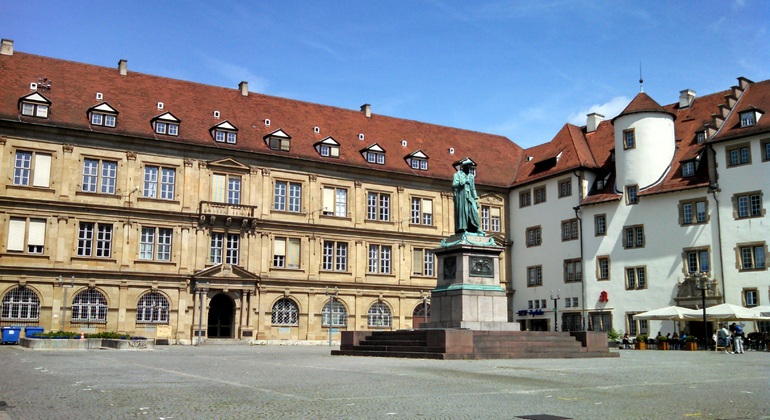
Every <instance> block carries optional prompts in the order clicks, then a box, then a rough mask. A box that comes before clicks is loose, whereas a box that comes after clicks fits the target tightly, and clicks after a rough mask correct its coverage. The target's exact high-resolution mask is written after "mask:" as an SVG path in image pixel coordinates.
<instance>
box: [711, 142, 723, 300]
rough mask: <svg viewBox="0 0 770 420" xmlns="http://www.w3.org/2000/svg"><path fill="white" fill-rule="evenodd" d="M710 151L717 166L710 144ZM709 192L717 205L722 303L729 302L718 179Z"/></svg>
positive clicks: (714, 152)
mask: <svg viewBox="0 0 770 420" xmlns="http://www.w3.org/2000/svg"><path fill="white" fill-rule="evenodd" d="M709 149H711V153H712V156H714V163H715V166H716V154H717V152H716V150H714V145H713V144H710V145H709ZM714 174H716V168H714ZM708 191H710V192H711V196H712V197H714V201H715V202H716V203H717V206H716V207H717V249H718V250H719V277H720V283H721V285H722V303H725V302H727V296H726V292H727V289H725V260H724V254H723V253H722V222H721V219H720V217H719V199H718V198H717V192H718V191H719V184H718V183H717V182H716V179H714V182H713V183H711V182H710V183H709V186H708ZM707 193H708V192H707Z"/></svg>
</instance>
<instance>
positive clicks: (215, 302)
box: [208, 293, 235, 338]
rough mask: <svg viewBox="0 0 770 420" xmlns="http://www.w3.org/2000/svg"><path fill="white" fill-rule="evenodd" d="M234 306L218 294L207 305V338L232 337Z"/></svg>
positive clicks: (229, 300) (230, 300)
mask: <svg viewBox="0 0 770 420" xmlns="http://www.w3.org/2000/svg"><path fill="white" fill-rule="evenodd" d="M234 312H235V304H234V303H233V301H232V299H230V298H229V297H227V296H226V295H224V294H221V293H220V294H218V295H216V296H214V298H213V299H211V303H210V304H209V329H208V337H209V338H232V337H233V314H234Z"/></svg>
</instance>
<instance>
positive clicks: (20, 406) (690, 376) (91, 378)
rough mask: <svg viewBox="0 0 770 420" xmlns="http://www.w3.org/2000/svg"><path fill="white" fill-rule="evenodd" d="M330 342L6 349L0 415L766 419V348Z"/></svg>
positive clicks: (1, 352) (1, 361)
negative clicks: (437, 349) (524, 351)
mask: <svg viewBox="0 0 770 420" xmlns="http://www.w3.org/2000/svg"><path fill="white" fill-rule="evenodd" d="M329 350H330V348H329V347H320V346H318V347H311V346H291V347H290V346H232V345H230V346H228V345H204V346H202V347H200V348H196V347H190V346H160V347H158V348H156V349H155V350H153V351H150V350H133V351H117V350H81V351H32V350H28V349H23V348H20V347H19V346H0V419H3V420H4V419H54V418H55V419H74V418H78V419H111V418H116V419H118V418H137V417H141V418H144V419H209V418H217V419H248V418H260V419H262V418H290V419H294V418H310V419H326V418H351V419H364V418H365V419H414V418H418V419H422V418H458V419H463V418H467V419H506V418H507V419H515V418H532V419H558V418H574V419H656V418H657V419H692V418H695V419H770V382H769V381H770V379H769V378H770V353H766V352H748V353H746V354H743V355H726V354H717V353H714V352H687V351H654V350H648V351H634V350H622V351H620V352H621V354H620V357H619V358H609V359H607V358H604V359H539V360H482V361H467V360H457V361H442V360H425V359H392V358H367V357H343V356H330V354H329V353H330V352H329ZM613 351H619V350H613ZM538 416H540V417H538ZM550 416H553V417H550Z"/></svg>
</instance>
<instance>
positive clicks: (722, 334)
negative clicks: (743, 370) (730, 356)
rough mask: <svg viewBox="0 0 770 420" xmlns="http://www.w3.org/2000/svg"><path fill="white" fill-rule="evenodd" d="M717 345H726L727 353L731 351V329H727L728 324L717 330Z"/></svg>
mask: <svg viewBox="0 0 770 420" xmlns="http://www.w3.org/2000/svg"><path fill="white" fill-rule="evenodd" d="M717 347H724V348H725V353H731V352H730V351H729V348H730V331H728V330H727V325H723V326H722V328H721V329H720V330H719V331H717Z"/></svg>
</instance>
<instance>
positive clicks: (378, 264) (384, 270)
mask: <svg viewBox="0 0 770 420" xmlns="http://www.w3.org/2000/svg"><path fill="white" fill-rule="evenodd" d="M367 249H368V252H367V265H366V273H367V274H382V275H391V274H393V260H394V259H393V246H392V245H382V244H369V246H368V247H367Z"/></svg>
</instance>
